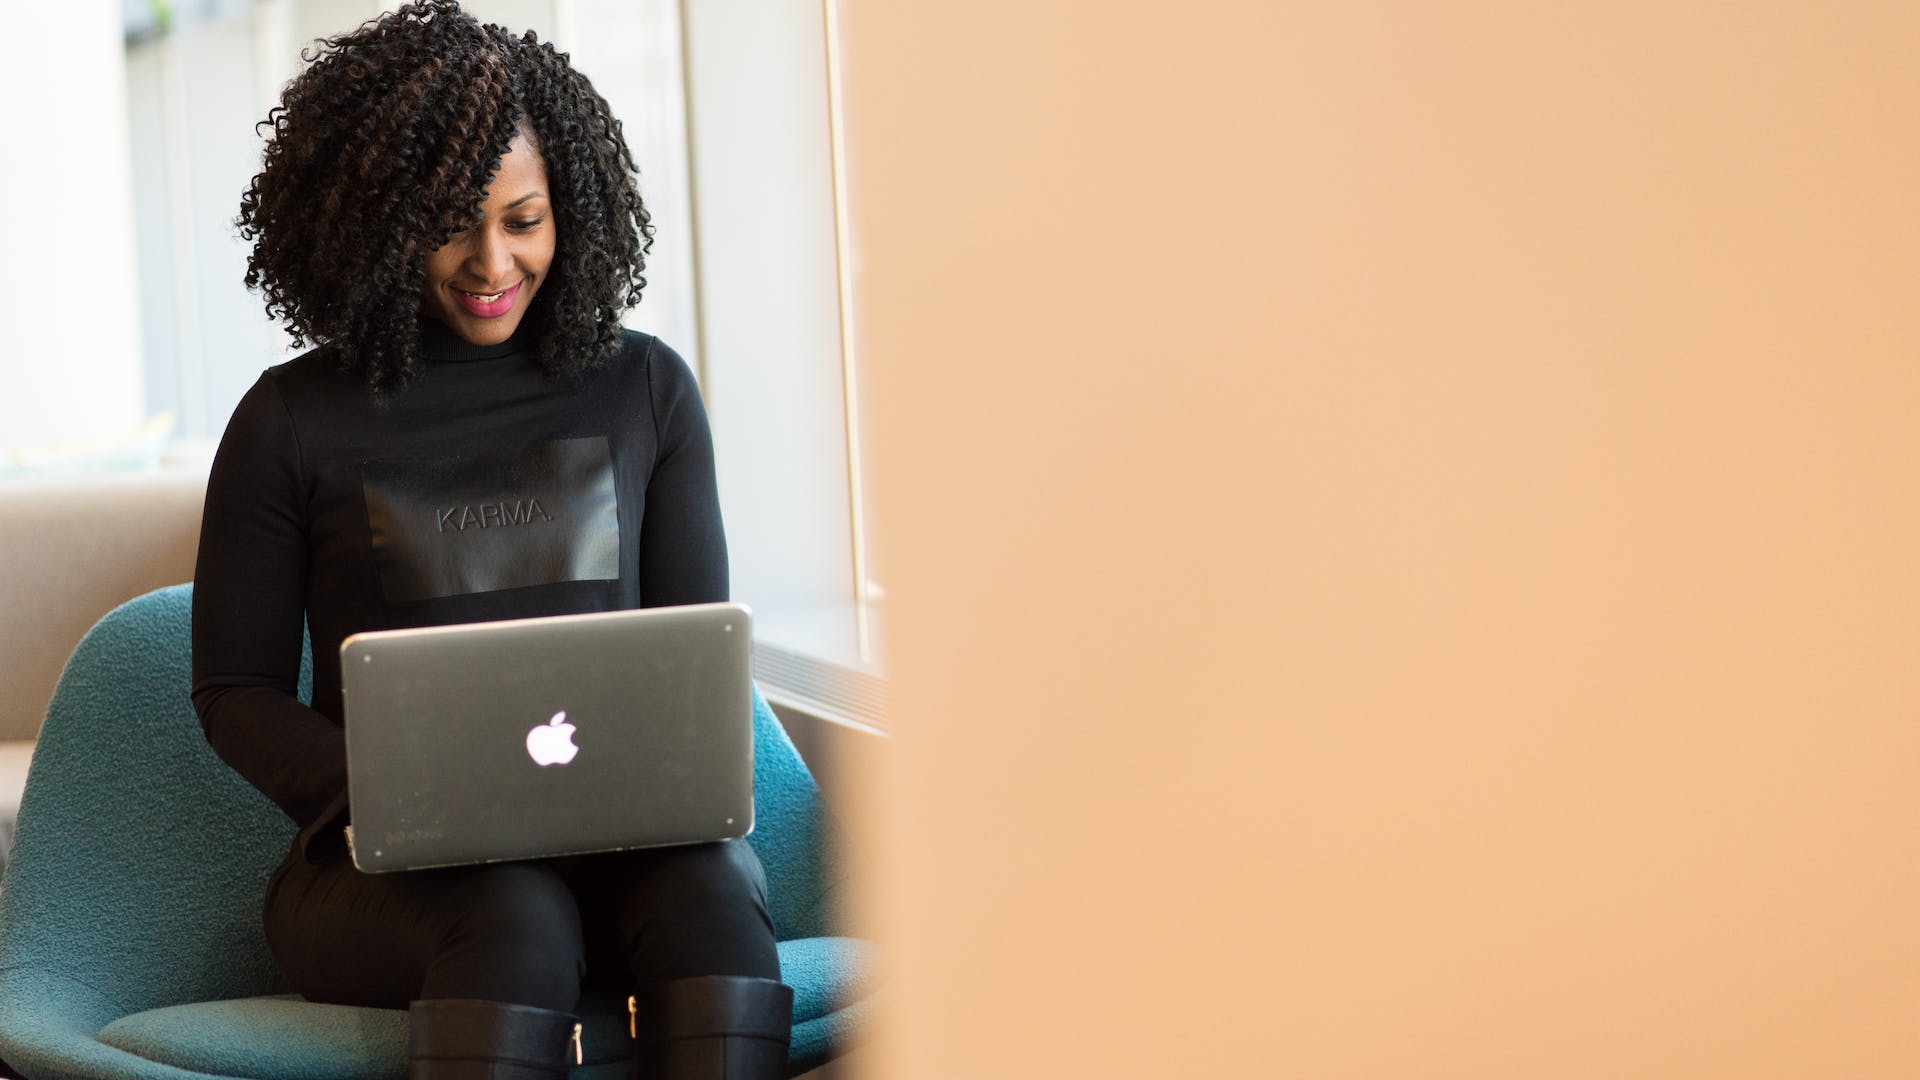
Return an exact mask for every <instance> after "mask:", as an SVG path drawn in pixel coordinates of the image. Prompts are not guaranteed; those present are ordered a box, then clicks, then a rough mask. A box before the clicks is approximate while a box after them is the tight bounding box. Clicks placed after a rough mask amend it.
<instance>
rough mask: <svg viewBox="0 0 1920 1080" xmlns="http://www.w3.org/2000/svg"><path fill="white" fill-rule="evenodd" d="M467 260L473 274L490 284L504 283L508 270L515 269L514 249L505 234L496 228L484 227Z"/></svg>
mask: <svg viewBox="0 0 1920 1080" xmlns="http://www.w3.org/2000/svg"><path fill="white" fill-rule="evenodd" d="M467 261H468V265H469V269H470V271H471V272H472V273H473V274H475V275H476V276H478V277H480V278H483V279H485V281H486V283H487V284H488V285H499V284H502V283H503V279H504V278H505V277H506V276H507V272H508V271H509V270H511V269H513V249H512V248H511V247H509V246H508V244H507V238H506V236H505V234H503V233H501V232H499V231H498V230H495V229H482V230H480V232H479V235H478V236H477V238H476V239H475V241H474V245H473V253H472V254H471V255H470V256H469V257H468V260H467Z"/></svg>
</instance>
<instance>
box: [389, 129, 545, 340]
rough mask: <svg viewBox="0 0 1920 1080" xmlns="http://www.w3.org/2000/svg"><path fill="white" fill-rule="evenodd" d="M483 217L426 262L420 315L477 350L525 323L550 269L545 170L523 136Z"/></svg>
mask: <svg viewBox="0 0 1920 1080" xmlns="http://www.w3.org/2000/svg"><path fill="white" fill-rule="evenodd" d="M480 214H481V218H480V221H479V223H478V224H476V225H474V226H473V228H471V229H468V230H467V231H465V232H462V233H455V234H454V236H453V238H452V239H451V240H448V241H447V243H446V246H444V247H442V248H440V249H439V250H437V251H434V252H433V253H432V254H430V255H428V256H427V261H426V284H425V287H424V290H423V293H422V295H421V298H420V306H421V309H422V310H423V311H424V312H425V313H426V314H428V315H431V316H433V317H434V318H436V319H439V320H440V321H441V322H443V323H446V324H447V326H448V327H449V328H451V329H452V330H453V332H454V333H456V334H458V335H460V336H461V337H462V338H464V339H466V340H467V341H469V342H471V343H473V344H475V345H497V344H499V343H500V342H502V341H505V340H507V338H509V337H511V336H513V332H514V330H516V329H518V328H519V326H520V320H521V319H524V318H526V315H527V307H528V305H530V304H532V303H533V294H534V293H535V292H537V291H539V289H540V284H541V282H543V281H545V280H546V279H547V268H548V267H549V266H551V265H552V264H553V241H554V228H553V206H552V204H551V203H549V202H548V201H547V167H546V163H545V162H543V161H541V160H540V152H539V151H538V150H536V149H534V148H533V144H532V142H531V141H529V140H528V138H527V136H526V133H525V132H522V133H520V134H518V135H515V136H514V137H513V142H512V143H511V144H509V145H508V147H507V153H506V155H505V156H504V157H502V158H501V159H500V171H499V172H497V173H494V174H493V182H492V183H491V184H490V185H489V186H488V188H487V192H486V196H485V202H484V203H483V204H482V205H481V207H480Z"/></svg>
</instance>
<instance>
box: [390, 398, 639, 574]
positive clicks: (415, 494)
mask: <svg viewBox="0 0 1920 1080" xmlns="http://www.w3.org/2000/svg"><path fill="white" fill-rule="evenodd" d="M361 490H362V492H363V494H364V495H365V497H366V502H367V527H368V530H369V532H370V533H371V534H372V538H373V559H374V566H375V568H376V569H377V570H378V572H379V577H380V588H381V592H382V593H384V594H385V596H386V599H387V602H388V603H393V604H401V603H410V602H414V601H419V600H431V599H438V598H441V597H449V596H463V595H467V594H469V593H483V592H495V591H498V590H501V589H518V588H524V587H526V586H530V585H552V584H557V583H559V582H563V581H598V580H607V579H613V578H618V577H619V576H620V507H619V501H618V498H617V496H616V495H615V493H614V475H613V456H612V454H611V453H610V452H609V451H608V447H607V440H606V438H605V437H604V436H599V437H595V438H586V439H558V440H554V441H550V442H540V443H534V444H532V445H529V446H525V447H522V448H520V449H518V450H515V451H512V452H509V453H505V454H498V455H480V456H465V457H458V458H446V459H441V460H437V461H379V462H370V463H368V464H366V465H365V466H363V467H362V470H361Z"/></svg>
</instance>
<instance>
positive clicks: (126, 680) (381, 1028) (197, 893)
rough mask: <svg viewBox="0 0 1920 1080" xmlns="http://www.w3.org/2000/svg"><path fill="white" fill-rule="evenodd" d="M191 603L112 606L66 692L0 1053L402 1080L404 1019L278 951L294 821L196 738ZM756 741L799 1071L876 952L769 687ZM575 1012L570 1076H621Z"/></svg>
mask: <svg viewBox="0 0 1920 1080" xmlns="http://www.w3.org/2000/svg"><path fill="white" fill-rule="evenodd" d="M190 590H191V587H190V586H186V585H180V586H175V587H173V588H170V589H162V590H160V591H158V592H155V593H150V594H148V595H146V596H143V597H141V598H139V599H137V600H134V601H131V602H129V603H127V604H125V605H123V606H122V607H120V608H119V609H117V610H115V611H113V612H112V613H110V614H108V615H107V616H106V617H105V618H104V619H102V620H101V621H100V623H99V624H98V625H97V626H95V627H94V628H93V630H92V631H91V632H90V633H89V634H88V635H87V636H86V638H85V639H84V640H83V641H82V642H81V643H80V645H79V648H77V649H76V650H75V651H74V654H73V657H72V658H71V659H70V660H69V661H68V662H67V669H66V673H65V674H64V675H63V676H62V677H61V680H60V685H59V688H58V689H57V690H56V691H55V693H54V698H53V702H52V705H51V706H50V708H49V709H48V713H47V719H46V724H45V727H44V728H43V729H42V731H41V735H40V742H39V745H38V747H37V748H36V750H35V752H34V757H33V764H32V768H31V769H30V771H29V773H28V776H27V788H26V794H25V796H24V797H23V800H22V804H21V809H20V819H19V831H18V839H17V841H16V845H15V847H14V852H13V857H12V859H11V861H10V862H9V863H8V865H7V869H6V876H5V879H4V882H3V883H0V1059H4V1060H5V1061H7V1062H8V1063H10V1064H11V1065H12V1066H13V1067H14V1068H16V1069H17V1070H19V1071H20V1073H21V1074H22V1075H24V1076H25V1077H27V1080H63V1078H103V1080H104V1078H152V1080H189V1078H209V1077H223V1078H245V1080H268V1078H286V1080H362V1078H364V1080H395V1078H401V1077H404V1076H405V1075H406V1071H407V1063H406V1014H405V1013H402V1012H399V1011H397V1010H387V1009H362V1008H348V1007H344V1006H335V1005H316V1004H312V1003H309V1002H305V1001H302V1000H300V999H299V998H298V997H295V996H293V995H292V994H290V993H288V992H287V988H286V984H285V982H284V980H283V979H282V978H281V976H280V973H279V972H278V971H277V970H276V969H275V967H274V963H273V960H272V958H271V956H269V954H268V952H267V947H266V942H265V939H264V938H263V936H262V933H261V928H260V902H261V896H262V892H263V890H264V888H265V885H266V879H267V875H268V873H269V872H270V871H271V870H272V868H273V866H274V865H275V864H276V863H277V862H278V860H279V857H280V855H281V853H282V852H284V851H285V849H286V845H287V843H288V841H289V839H290V838H291V835H292V825H291V823H289V822H288V821H287V820H286V818H285V817H283V816H282V815H281V813H280V811H279V810H278V809H276V808H275V807H274V806H273V804H272V803H270V802H268V801H267V800H266V799H265V798H264V797H263V796H261V795H260V794H259V793H258V792H256V791H254V790H253V788H252V787H251V786H249V785H248V784H247V783H246V782H245V781H243V780H242V779H240V777H239V775H238V774H236V773H234V772H233V771H232V770H231V769H228V768H227V767H226V765H225V764H223V763H222V762H221V761H220V760H219V759H218V758H216V757H215V756H214V755H213V752H212V751H211V750H210V749H209V748H208V746H207V744H206V742H205V740H204V739H203V737H202V736H201V732H200V725H199V722H198V720H197V719H196V718H195V717H194V715H193V710H192V706H191V704H190V703H189V702H188V699H187V688H188V678H189V676H188V669H189V645H188V638H189V614H188V609H189V606H190V599H191V591H190ZM306 684H307V679H306V678H305V677H304V675H303V678H302V685H303V690H302V693H306V690H305V689H304V687H305V686H306ZM754 728H755V776H754V790H755V795H756V798H757V800H758V804H759V805H758V811H757V827H756V828H755V830H754V833H753V836H752V837H751V843H752V844H753V846H754V848H755V850H756V851H757V852H758V853H759V855H760V857H761V860H762V862H763V863H764V864H765V865H766V869H767V876H768V880H769V883H770V885H771V902H772V906H773V919H774V926H775V929H776V931H777V935H778V937H779V939H780V946H779V947H780V962H781V968H782V972H783V977H784V978H785V979H786V981H787V982H788V983H789V984H790V985H792V986H793V987H794V990H795V1003H794V1028H793V1050H792V1061H791V1063H790V1064H791V1070H790V1071H791V1072H793V1073H796V1074H797V1073H799V1072H802V1071H804V1070H805V1069H807V1068H810V1067H812V1066H813V1065H816V1064H818V1063H820V1062H821V1061H824V1060H825V1059H826V1058H827V1057H828V1056H829V1055H830V1054H831V1053H832V1051H833V1048H834V1046H835V1044H836V1043H838V1042H840V1041H841V1040H843V1039H844V1038H845V1037H846V1036H847V1035H848V1034H850V1033H851V1032H852V1031H853V1030H854V1029H855V1028H857V1027H858V1026H859V1025H860V1023H861V1022H862V1020H863V1019H864V1017H865V1015H866V1011H867V1009H868V1006H869V1003H870V999H869V998H868V996H867V995H868V992H869V991H868V982H869V969H870V966H871V962H872V954H871V949H870V947H869V946H868V945H867V944H866V943H864V942H861V941H858V940H856V939H852V938H845V937H833V936H829V935H830V934H831V928H832V926H833V922H834V918H835V914H836V912H835V897H836V895H837V886H838V882H837V880H836V878H835V874H834V871H833V870H832V863H831V858H830V854H829V852H828V851H827V849H826V847H825V846H824V844H823V841H824V839H825V837H824V835H823V834H824V832H825V831H826V830H827V828H828V827H829V826H828V819H827V818H826V816H825V814H824V811H823V810H822V807H821V804H820V799H819V790H818V788H817V787H816V786H815V784H814V782H813V778H812V777H811V776H810V775H809V774H808V772H807V769H806V766H805V765H804V764H802V763H801V761H800V758H799V755H798V754H797V753H796V752H795V751H794V748H793V744H792V743H791V742H790V741H789V740H788V739H787V737H786V733H785V732H784V731H783V730H782V729H781V727H780V725H779V722H778V721H777V720H776V719H775V718H774V716H773V714H772V711H771V710H769V709H768V708H767V705H766V702H765V701H764V700H762V699H761V698H760V696H759V694H758V692H756V693H755V695H754ZM582 1011H583V1012H585V1013H586V1029H585V1033H584V1037H583V1040H582V1041H583V1043H584V1048H585V1053H586V1064H585V1065H583V1066H581V1067H579V1068H576V1069H574V1071H573V1076H574V1080H589V1078H590V1080H612V1078H614V1077H619V1076H622V1075H623V1074H624V1072H625V1060H626V1057H627V1049H628V1043H627V1031H626V1011H625V1003H624V1000H616V999H614V998H612V997H610V996H596V997H590V998H589V1000H588V1001H587V1002H585V1003H583V1006H582Z"/></svg>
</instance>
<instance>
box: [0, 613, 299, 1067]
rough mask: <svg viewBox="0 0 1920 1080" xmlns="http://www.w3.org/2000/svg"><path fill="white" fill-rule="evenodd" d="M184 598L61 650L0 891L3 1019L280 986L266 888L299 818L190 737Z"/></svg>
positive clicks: (123, 1009) (103, 1014) (110, 1013)
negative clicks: (70, 997) (267, 930)
mask: <svg viewBox="0 0 1920 1080" xmlns="http://www.w3.org/2000/svg"><path fill="white" fill-rule="evenodd" d="M190 600H191V594H190V592H189V589H188V587H187V586H175V587H172V588H167V589H161V590H159V591H158V592H153V593H148V594H147V595H145V596H142V597H140V598H138V599H135V600H131V601H129V602H127V603H126V604H123V605H121V606H120V607H118V608H116V609H114V610H113V611H112V612H109V613H108V614H107V615H106V616H105V617H104V618H102V619H101V620H100V622H99V623H97V624H96V625H95V626H94V628H93V629H92V630H91V631H89V632H88V633H87V636H86V637H85V638H83V639H82V640H81V642H80V644H79V646H78V647H77V648H76V649H75V650H74V653H73V656H72V657H71V658H69V659H68V661H67V667H66V670H65V672H63V673H62V675H61V677H60V682H59V685H58V687H57V688H56V689H55V691H54V695H53V701H52V703H51V704H50V705H49V707H48V709H47V717H46V722H45V723H44V724H43V725H42V727H41V731H40V741H39V743H38V744H37V745H36V747H35V748H34V754H33V764H32V766H31V768H30V769H29V770H28V772H27V787H26V792H25V793H24V795H23V796H22V799H21V805H20V818H19V828H18V833H17V836H16V840H15V845H14V849H13V854H12V857H11V858H10V859H9V861H8V864H7V870H6V877H5V880H4V884H0V1024H4V1023H5V1022H6V1020H7V1018H8V1017H9V1016H11V1015H13V1014H16V1013H21V1014H35V1013H39V1012H42V1011H45V1010H46V1009H47V1008H48V1007H49V1003H48V1002H47V1001H45V1000H43V998H44V995H46V994H48V993H59V992H61V989H62V988H65V987H69V986H71V985H73V984H78V985H80V986H84V987H91V988H93V990H94V991H95V992H96V993H97V994H99V995H101V996H102V997H104V998H105V999H106V1000H101V1001H88V1002H70V1003H67V1004H68V1005H69V1006H70V1008H84V1009H85V1010H86V1011H89V1012H93V1013H96V1014H97V1016H96V1017H94V1019H97V1020H99V1021H100V1022H105V1021H108V1020H112V1019H114V1018H115V1017H117V1016H121V1015H125V1014H127V1013H132V1012H138V1011H141V1010H144V1009H150V1008H157V1007H160V1006H163V1005H172V1004H178V1003H180V1002H187V1001H202V1000H208V999H214V998H230V997H249V996H252V995H256V994H268V993H277V992H280V991H282V990H284V988H285V987H284V982H283V980H282V979H281V977H280V974H279V972H278V971H277V970H276V969H275V967H274V964H273V960H272V958H271V957H270V956H269V955H268V952H267V946H266V939H265V937H264V935H263V933H262V930H261V925H260V899H261V895H262V892H263V890H264V889H265V887H266V880H267V875H268V874H269V873H270V872H271V871H272V869H273V867H274V865H275V864H276V863H277V862H278V861H279V859H280V856H281V854H282V853H284V852H285V851H286V847H287V843H288V841H289V839H290V838H291V836H292V832H293V827H292V824H291V823H290V822H288V821H287V819H286V817H285V816H284V815H283V814H281V812H280V810H279V809H278V808H277V807H275V806H274V805H273V803H271V802H269V801H268V800H267V799H266V797H265V796H263V795H261V794H260V793H259V792H257V791H255V790H254V789H253V787H252V786H251V785H249V784H248V783H247V782H246V781H245V780H242V779H241V778H240V776H239V774H238V773H235V772H234V771H233V770H232V769H229V768H228V767H227V766H226V765H225V763H223V762H221V761H220V759H219V758H217V757H215V756H214V754H213V751H212V749H211V748H209V747H208V746H207V742H206V739H205V738H204V737H203V736H202V734H201V731H200V724H199V721H198V720H197V719H196V718H195V716H194V713H193V706H192V704H191V702H190V701H189V700H188V697H187V690H188V683H189V675H188V672H189V628H190ZM96 1030H97V1028H96Z"/></svg>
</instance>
